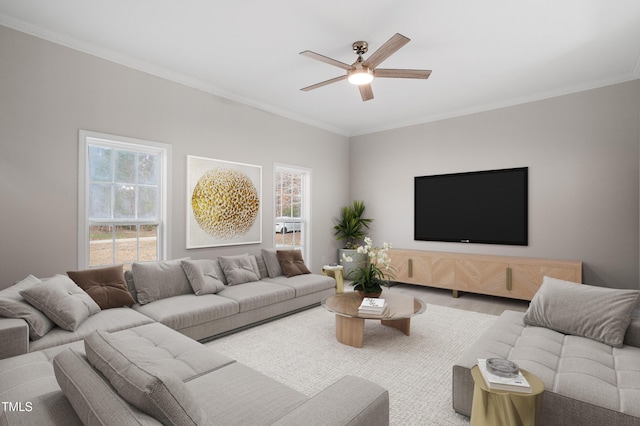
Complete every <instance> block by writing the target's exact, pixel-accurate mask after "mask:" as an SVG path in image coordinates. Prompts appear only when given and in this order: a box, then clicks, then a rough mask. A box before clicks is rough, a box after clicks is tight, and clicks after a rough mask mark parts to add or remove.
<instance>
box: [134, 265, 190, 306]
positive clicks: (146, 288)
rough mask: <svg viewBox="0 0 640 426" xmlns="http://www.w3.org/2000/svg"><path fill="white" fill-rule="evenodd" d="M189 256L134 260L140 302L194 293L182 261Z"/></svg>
mask: <svg viewBox="0 0 640 426" xmlns="http://www.w3.org/2000/svg"><path fill="white" fill-rule="evenodd" d="M183 260H189V258H188V257H187V258H184V259H176V260H166V261H160V262H144V263H139V262H134V264H133V265H132V266H131V272H132V273H133V283H134V285H135V287H136V294H137V297H138V303H140V304H141V305H144V304H146V303H150V302H153V301H154V300H160V299H166V298H168V297H173V296H180V295H182V294H193V290H192V289H191V284H189V280H188V279H187V276H186V274H185V273H184V269H182V265H181V262H182V261H183Z"/></svg>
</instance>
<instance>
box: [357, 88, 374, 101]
mask: <svg viewBox="0 0 640 426" xmlns="http://www.w3.org/2000/svg"><path fill="white" fill-rule="evenodd" d="M358 89H360V96H362V101H363V102H366V101H370V100H371V99H373V90H371V85H370V84H363V85H361V86H358Z"/></svg>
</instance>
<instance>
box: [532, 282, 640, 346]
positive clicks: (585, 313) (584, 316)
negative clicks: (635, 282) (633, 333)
mask: <svg viewBox="0 0 640 426" xmlns="http://www.w3.org/2000/svg"><path fill="white" fill-rule="evenodd" d="M639 296H640V291H638V290H618V289H611V288H604V287H596V286H590V285H586V284H577V283H572V282H569V281H563V280H559V279H557V278H551V277H544V279H543V282H542V286H540V289H539V290H538V292H537V293H536V294H535V295H534V296H533V299H532V300H531V304H530V305H529V308H528V309H527V312H526V313H525V315H524V318H523V320H524V323H525V324H528V325H535V326H538V327H545V328H549V329H551V330H556V331H559V332H561V333H564V334H572V335H576V336H582V337H586V338H589V339H593V340H595V341H598V342H602V343H605V344H607V345H610V346H613V347H620V346H622V344H623V341H624V336H625V332H626V331H627V327H628V326H629V323H630V322H631V314H632V312H633V309H634V307H635V305H636V302H637V301H638V297H639Z"/></svg>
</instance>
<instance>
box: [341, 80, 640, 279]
mask: <svg viewBox="0 0 640 426" xmlns="http://www.w3.org/2000/svg"><path fill="white" fill-rule="evenodd" d="M433 101H434V102H437V101H438V100H437V99H434V100H433ZM639 118H640V80H636V81H631V82H627V83H621V84H616V85H612V86H608V87H603V88H600V89H596V90H589V91H584V92H579V93H575V94H570V95H565V96H559V97H555V98H550V99H546V100H541V101H537V102H531V103H526V104H521V105H517V106H512V107H508V108H503V109H497V110H493V111H488V112H482V113H477V114H472V115H468V116H464V117H458V118H452V119H447V120H441V121H437V122H431V123H425V124H421V125H415V126H411V127H405V128H401V129H396V130H389V131H384V132H378V133H373V134H368V135H362V136H358V137H353V138H351V170H352V172H351V188H352V193H351V195H352V197H354V198H357V199H362V200H364V201H365V202H366V205H367V215H368V216H369V217H372V218H374V219H375V221H374V223H373V227H372V234H371V235H372V236H373V237H374V243H377V244H381V243H382V242H383V241H388V242H391V243H393V245H394V247H397V248H408V249H422V250H439V251H451V252H462V253H484V254H499V255H514V256H527V257H542V258H552V259H577V260H582V261H583V262H584V267H583V281H584V282H585V283H588V284H594V285H602V286H609V287H617V288H639V285H638V269H639V262H638V254H639V253H638V224H639V215H638V211H639V207H638V203H639V199H638V194H639V175H638V164H639V162H638V158H639V149H638V147H639V144H640V130H639V127H640V120H639ZM522 166H528V167H529V245H528V246H526V247H519V246H499V245H482V244H462V243H459V244H456V243H442V242H421V241H414V240H413V221H414V217H413V216H414V215H413V178H414V176H423V175H433V174H441V173H454V172H466V171H476V170H490V169H500V168H511V167H522Z"/></svg>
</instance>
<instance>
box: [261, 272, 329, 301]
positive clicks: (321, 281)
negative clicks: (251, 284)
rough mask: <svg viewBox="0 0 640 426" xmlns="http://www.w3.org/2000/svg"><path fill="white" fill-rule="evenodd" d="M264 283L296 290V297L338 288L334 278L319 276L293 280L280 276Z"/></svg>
mask: <svg viewBox="0 0 640 426" xmlns="http://www.w3.org/2000/svg"><path fill="white" fill-rule="evenodd" d="M262 281H264V282H270V283H275V284H279V285H283V286H285V287H290V288H292V289H294V290H295V292H296V297H301V296H305V295H307V294H312V293H318V292H321V291H325V290H329V289H335V287H336V281H335V280H334V279H333V278H331V277H327V276H324V275H317V274H304V275H297V276H295V277H291V278H287V277H286V276H284V275H280V276H279V277H275V278H265V279H264V280H262Z"/></svg>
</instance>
